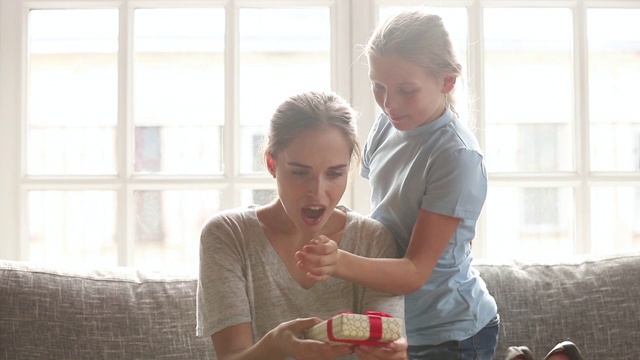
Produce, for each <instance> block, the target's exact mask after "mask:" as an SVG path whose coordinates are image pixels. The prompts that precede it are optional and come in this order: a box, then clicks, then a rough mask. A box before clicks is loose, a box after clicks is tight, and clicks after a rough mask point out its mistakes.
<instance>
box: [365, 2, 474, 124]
mask: <svg viewBox="0 0 640 360" xmlns="http://www.w3.org/2000/svg"><path fill="white" fill-rule="evenodd" d="M364 52H365V55H366V56H367V57H369V56H371V55H379V56H380V55H382V56H384V55H397V56H399V57H401V58H403V59H404V60H407V61H410V62H412V63H414V64H417V65H419V66H421V67H423V68H424V69H425V70H427V71H429V72H430V73H431V74H433V75H435V76H440V75H454V76H456V77H460V76H461V75H462V66H461V65H460V63H459V62H458V59H457V56H456V53H455V51H454V49H453V43H452V42H451V38H450V36H449V32H448V31H447V29H446V28H445V26H444V23H443V22H442V18H440V16H438V15H434V14H429V13H426V12H424V11H421V10H407V11H403V12H400V13H398V14H395V15H393V16H391V17H390V18H388V19H387V20H386V21H384V22H383V23H381V24H380V25H379V26H378V27H377V28H376V29H375V31H374V32H373V34H372V35H371V37H370V38H369V41H368V42H367V45H366V46H365V49H364ZM452 92H453V91H452ZM452 92H449V93H448V94H445V105H446V106H448V107H449V108H450V109H451V111H453V112H454V113H455V114H456V115H458V116H459V114H458V112H457V110H456V108H455V98H454V96H453V94H452Z"/></svg>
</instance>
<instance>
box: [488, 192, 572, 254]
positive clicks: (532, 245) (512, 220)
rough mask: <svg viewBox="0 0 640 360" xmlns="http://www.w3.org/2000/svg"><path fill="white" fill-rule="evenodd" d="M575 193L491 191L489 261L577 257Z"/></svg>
mask: <svg viewBox="0 0 640 360" xmlns="http://www.w3.org/2000/svg"><path fill="white" fill-rule="evenodd" d="M573 203H574V200H573V190H572V188H568V187H561V188H533V187H527V188H517V187H490V188H489V194H488V198H487V206H486V210H487V239H489V241H488V242H487V244H486V247H487V255H488V257H493V258H501V259H516V258H521V257H522V256H523V255H524V256H526V257H527V258H529V259H540V260H542V259H550V258H554V257H556V256H557V257H563V256H566V255H568V254H573V253H574V252H575V249H574V240H573V239H574V235H573V226H574V219H573V216H572V214H573Z"/></svg>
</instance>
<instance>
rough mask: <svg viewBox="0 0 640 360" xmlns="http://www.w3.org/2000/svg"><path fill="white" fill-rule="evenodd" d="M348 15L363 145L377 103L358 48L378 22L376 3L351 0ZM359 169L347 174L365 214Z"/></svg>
mask: <svg viewBox="0 0 640 360" xmlns="http://www.w3.org/2000/svg"><path fill="white" fill-rule="evenodd" d="M351 14H352V16H351V18H350V22H351V28H350V32H351V49H352V50H351V51H352V52H354V58H353V60H352V61H351V64H350V69H351V83H352V84H353V88H352V93H351V104H352V105H353V106H354V107H355V108H356V110H357V111H358V112H359V117H358V137H359V140H360V144H362V145H364V143H365V141H366V139H367V134H368V133H369V129H371V126H372V125H373V122H374V120H375V116H376V115H375V114H376V106H377V105H376V103H375V100H374V98H373V95H372V94H371V85H370V84H371V82H370V80H369V71H368V64H367V59H366V57H364V56H361V48H360V47H361V46H363V45H364V44H366V42H367V40H368V39H369V36H371V31H372V30H373V28H374V26H375V24H376V23H377V21H378V16H377V14H378V6H377V4H375V3H374V2H373V1H366V2H360V1H358V0H352V1H351ZM359 168H360V165H359V164H357V165H356V166H355V168H354V172H353V173H352V174H351V183H352V187H353V197H352V207H353V209H354V210H355V211H359V212H361V213H363V214H368V213H370V212H371V204H370V203H369V198H370V196H371V190H370V187H369V182H368V181H367V180H365V179H363V178H362V176H360V172H359Z"/></svg>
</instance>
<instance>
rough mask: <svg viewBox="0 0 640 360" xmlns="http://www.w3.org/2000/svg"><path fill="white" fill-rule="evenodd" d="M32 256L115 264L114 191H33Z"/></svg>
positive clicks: (53, 260)
mask: <svg viewBox="0 0 640 360" xmlns="http://www.w3.org/2000/svg"><path fill="white" fill-rule="evenodd" d="M28 206H29V220H28V221H29V251H30V257H29V260H31V261H35V262H42V263H58V264H69V265H86V266H96V265H98V266H116V265H118V251H117V244H116V238H115V236H116V235H115V234H116V220H115V215H116V194H115V192H113V191H30V192H29V195H28Z"/></svg>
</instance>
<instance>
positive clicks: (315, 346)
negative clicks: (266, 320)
mask: <svg viewBox="0 0 640 360" xmlns="http://www.w3.org/2000/svg"><path fill="white" fill-rule="evenodd" d="M320 322H322V320H321V319H318V318H306V319H295V320H291V321H287V322H284V323H282V324H280V325H278V326H277V327H276V328H275V329H273V330H271V331H270V334H267V335H266V336H265V337H267V336H271V337H272V338H273V341H274V343H275V344H277V347H279V348H280V349H281V350H282V353H283V354H286V356H292V357H294V358H295V359H299V360H327V359H336V358H339V357H342V356H346V355H349V354H352V353H353V348H352V347H351V346H348V345H345V346H331V345H329V344H326V343H323V342H321V341H316V340H308V339H303V334H304V331H305V330H306V329H308V328H310V327H312V326H314V325H316V324H318V323H320Z"/></svg>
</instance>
